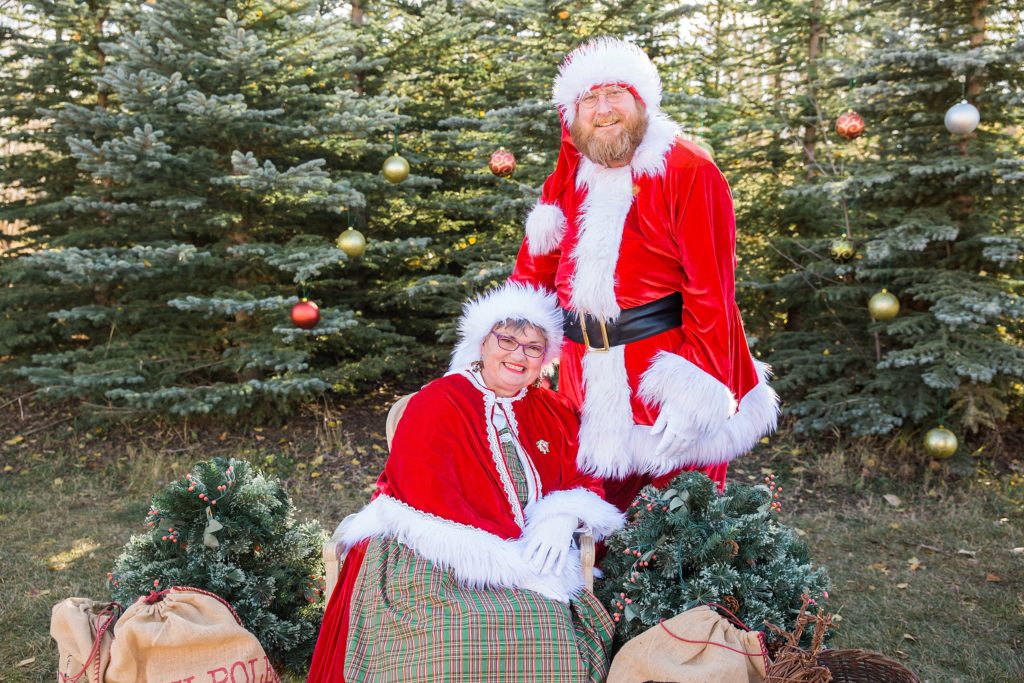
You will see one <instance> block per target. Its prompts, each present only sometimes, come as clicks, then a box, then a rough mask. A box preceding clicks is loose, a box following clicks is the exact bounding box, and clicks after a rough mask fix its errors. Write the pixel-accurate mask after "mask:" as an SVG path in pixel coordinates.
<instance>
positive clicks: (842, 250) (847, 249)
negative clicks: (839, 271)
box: [828, 237, 856, 263]
mask: <svg viewBox="0 0 1024 683" xmlns="http://www.w3.org/2000/svg"><path fill="white" fill-rule="evenodd" d="M828 251H829V253H830V254H831V255H832V260H834V261H837V262H839V263H845V262H847V261H849V260H850V259H852V258H853V255H854V253H855V252H856V249H855V248H854V246H853V242H852V241H850V239H849V238H847V237H837V238H835V239H834V240H832V244H830V245H829V248H828Z"/></svg>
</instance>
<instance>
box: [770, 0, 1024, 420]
mask: <svg viewBox="0 0 1024 683" xmlns="http://www.w3.org/2000/svg"><path fill="white" fill-rule="evenodd" d="M1018 5H1019V3H1011V6H1005V5H1004V6H1001V7H995V6H991V5H988V4H986V3H985V2H982V1H980V0H979V1H976V2H971V3H956V4H950V3H941V2H926V3H914V4H913V5H907V4H904V3H892V2H872V3H866V8H865V9H866V10H869V11H870V14H871V15H872V17H874V19H872V20H870V21H875V22H878V23H880V24H885V26H884V27H879V29H878V32H877V33H874V32H872V33H871V34H870V37H871V44H870V45H869V46H868V48H867V49H866V51H865V52H864V54H863V56H862V57H861V58H860V59H857V60H852V61H851V62H850V66H849V67H848V68H847V69H846V70H845V73H843V74H842V75H841V76H840V78H838V79H836V81H834V85H835V86H839V87H842V86H844V85H847V84H848V83H849V82H850V81H852V82H853V84H854V85H853V87H852V89H850V90H849V92H848V94H847V99H848V101H849V102H850V103H852V104H854V105H855V107H856V108H857V109H858V111H860V113H861V114H862V115H863V116H864V118H865V120H866V122H867V132H866V134H865V140H864V141H863V143H861V144H862V147H861V151H859V152H854V153H851V154H849V155H848V157H847V158H846V159H844V160H842V163H841V164H836V165H835V166H833V167H832V168H831V169H830V172H829V173H823V174H820V175H818V176H817V177H815V178H814V179H813V182H811V183H807V184H804V185H802V186H801V187H799V188H795V194H796V196H798V197H800V198H801V199H805V200H807V201H808V202H811V203H817V204H819V205H820V204H824V203H827V204H831V205H832V206H833V207H835V219H834V220H833V221H832V225H843V223H842V221H843V220H844V216H843V213H842V207H843V206H844V205H845V206H846V207H847V208H848V211H849V214H848V215H849V225H850V233H851V235H852V236H853V238H854V243H855V245H856V248H857V255H856V257H855V259H854V260H853V261H852V262H850V263H848V264H843V263H835V262H833V261H832V260H831V259H830V257H829V252H828V240H827V239H820V240H819V241H818V242H817V244H816V245H814V246H813V247H812V251H813V256H812V255H811V254H808V256H807V258H805V259H803V260H802V262H801V263H800V265H799V266H798V267H797V268H796V269H795V270H794V272H793V273H792V274H790V275H787V276H783V277H782V278H779V280H778V281H777V282H776V283H775V287H776V292H777V293H779V294H784V295H785V296H786V298H787V300H788V301H790V302H791V303H795V304H797V306H798V307H799V320H798V321H796V322H795V323H794V321H787V323H788V324H787V325H784V326H783V329H778V328H776V329H775V330H773V332H772V335H771V339H770V345H771V348H770V354H769V358H770V360H773V361H774V362H775V363H776V366H777V367H778V370H779V373H780V379H779V381H778V386H779V388H780V389H781V390H782V392H783V395H784V396H788V397H789V398H790V400H789V402H788V409H789V410H790V412H792V413H795V414H796V415H797V416H798V417H799V419H798V422H797V428H798V429H799V430H804V431H820V430H825V429H830V428H839V429H840V430H843V431H846V432H849V433H851V434H853V435H865V434H883V433H887V432H889V431H891V430H894V429H897V428H913V427H915V426H919V427H930V426H935V425H936V424H937V423H939V422H942V421H946V420H949V419H952V420H953V421H955V422H956V423H958V424H960V425H962V426H963V428H965V429H969V430H972V431H974V430H979V429H983V428H985V429H993V428H995V427H997V426H998V424H999V423H1000V421H1002V420H1003V419H1004V418H1005V417H1006V416H1007V415H1008V413H1009V410H1010V407H1011V405H1012V404H1013V403H1015V402H1018V403H1019V401H1020V396H1019V392H1017V393H1015V391H1014V389H1013V385H1014V383H1015V382H1017V381H1019V379H1020V378H1021V377H1024V349H1022V348H1021V345H1020V341H1019V340H1020V338H1021V334H1020V333H1021V327H1020V320H1021V313H1022V311H1024V302H1022V300H1021V298H1020V278H1021V268H1022V263H1024V261H1022V242H1021V238H1022V234H1021V230H1020V227H1019V225H1020V218H1021V209H1020V203H1019V202H1018V201H1017V199H1016V194H1017V193H1018V191H1017V188H1019V184H1020V181H1021V175H1020V167H1021V161H1020V159H1019V158H1017V155H1019V145H1017V144H1016V138H1015V131H1016V130H1017V129H1018V126H1019V125H1020V118H1021V108H1020V106H1019V105H1020V100H1019V95H1018V93H1019V92H1020V91H1021V86H1022V82H1021V79H1022V77H1024V76H1022V73H1024V71H1022V70H1021V68H1020V67H1021V64H1022V58H1024V52H1022V48H1024V45H1022V44H1021V42H1020V37H1019V36H1020V28H1021V25H1020V19H1019V17H1020V9H1021V8H1020V7H1019V6H1018ZM863 21H865V22H867V21H869V20H868V19H863ZM867 25H871V24H867ZM965 96H966V98H967V99H968V100H970V101H971V102H972V103H973V104H975V105H976V106H977V107H978V108H979V109H980V111H981V119H982V123H981V125H980V127H979V128H978V129H977V131H976V132H974V133H971V134H969V135H966V136H960V135H954V134H951V133H950V132H948V131H947V130H946V128H945V127H944V125H943V116H944V113H945V112H946V110H947V109H948V108H949V107H950V106H952V105H953V104H956V103H957V101H959V100H960V99H961V98H963V97H965ZM853 149H857V148H856V147H854V148H853ZM833 230H834V231H835V232H840V231H839V230H835V229H834V228H833ZM882 288H887V289H888V290H889V291H891V292H892V293H894V294H895V295H896V296H898V297H899V299H900V304H901V311H900V314H899V315H898V316H897V317H896V318H894V319H892V320H890V321H887V322H873V321H872V320H871V318H870V315H869V314H868V312H867V309H866V303H867V300H868V297H870V296H871V295H872V294H873V293H874V292H877V291H878V290H880V289H882ZM812 293H813V296H808V295H809V294H812ZM790 297H792V298H791V299H790ZM812 358H813V360H812ZM815 360H816V361H817V362H814V361H815Z"/></svg>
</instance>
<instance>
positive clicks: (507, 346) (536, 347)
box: [491, 331, 547, 358]
mask: <svg viewBox="0 0 1024 683" xmlns="http://www.w3.org/2000/svg"><path fill="white" fill-rule="evenodd" d="M491 334H493V335H494V338H495V339H497V340H498V347H499V348H502V349H504V350H505V351H515V350H516V349H518V348H519V347H520V346H522V347H523V353H525V354H526V355H527V356H529V357H530V358H540V357H541V356H543V355H544V352H545V351H546V350H547V347H546V346H544V345H543V344H520V343H519V342H517V341H516V340H515V339H513V338H512V337H506V336H505V335H503V334H498V333H497V332H493V331H492V332H491Z"/></svg>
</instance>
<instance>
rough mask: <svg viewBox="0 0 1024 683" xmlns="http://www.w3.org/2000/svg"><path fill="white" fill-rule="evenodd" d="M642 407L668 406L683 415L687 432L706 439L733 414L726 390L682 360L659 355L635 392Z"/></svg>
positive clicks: (666, 353)
mask: <svg viewBox="0 0 1024 683" xmlns="http://www.w3.org/2000/svg"><path fill="white" fill-rule="evenodd" d="M637 393H638V394H639V396H640V398H641V399H643V401H644V402H645V403H648V404H650V405H656V406H658V407H659V408H660V409H664V408H665V407H666V406H671V407H672V408H674V409H675V412H676V413H678V414H681V415H686V416H687V418H688V419H689V424H688V425H686V426H687V428H688V429H690V430H696V431H697V432H699V433H700V434H702V435H705V436H710V435H712V434H714V433H715V432H717V431H718V430H719V429H721V428H722V425H724V424H725V421H726V420H728V419H729V418H730V417H732V415H733V413H735V412H736V399H735V397H734V396H733V395H732V391H730V390H729V387H727V386H725V385H724V384H722V383H721V382H720V381H718V380H717V379H715V378H714V377H712V376H711V375H709V374H708V373H707V372H705V371H704V370H702V369H701V368H699V367H697V366H696V365H694V364H693V363H691V362H690V361H688V360H686V359H685V358H683V357H682V356H677V355H675V354H674V353H669V352H667V351H661V352H659V353H658V355H656V356H655V357H654V360H653V361H651V365H650V367H648V368H647V370H645V371H644V374H643V376H642V377H641V378H640V387H639V391H638V392H637Z"/></svg>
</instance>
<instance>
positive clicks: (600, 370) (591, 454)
mask: <svg viewBox="0 0 1024 683" xmlns="http://www.w3.org/2000/svg"><path fill="white" fill-rule="evenodd" d="M582 413H583V414H582V418H581V420H580V448H579V452H578V454H577V456H576V465H577V466H578V467H579V468H580V470H581V471H583V472H587V473H589V474H596V475H598V476H601V477H615V478H622V477H625V476H626V475H627V474H629V473H630V472H631V471H632V470H633V466H632V463H631V462H630V459H629V456H628V453H629V450H628V447H629V439H630V433H631V432H632V429H633V407H632V405H631V404H630V388H629V378H628V377H627V375H626V347H624V346H613V347H612V348H611V349H609V351H608V353H587V354H586V355H584V356H583V410H582Z"/></svg>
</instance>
